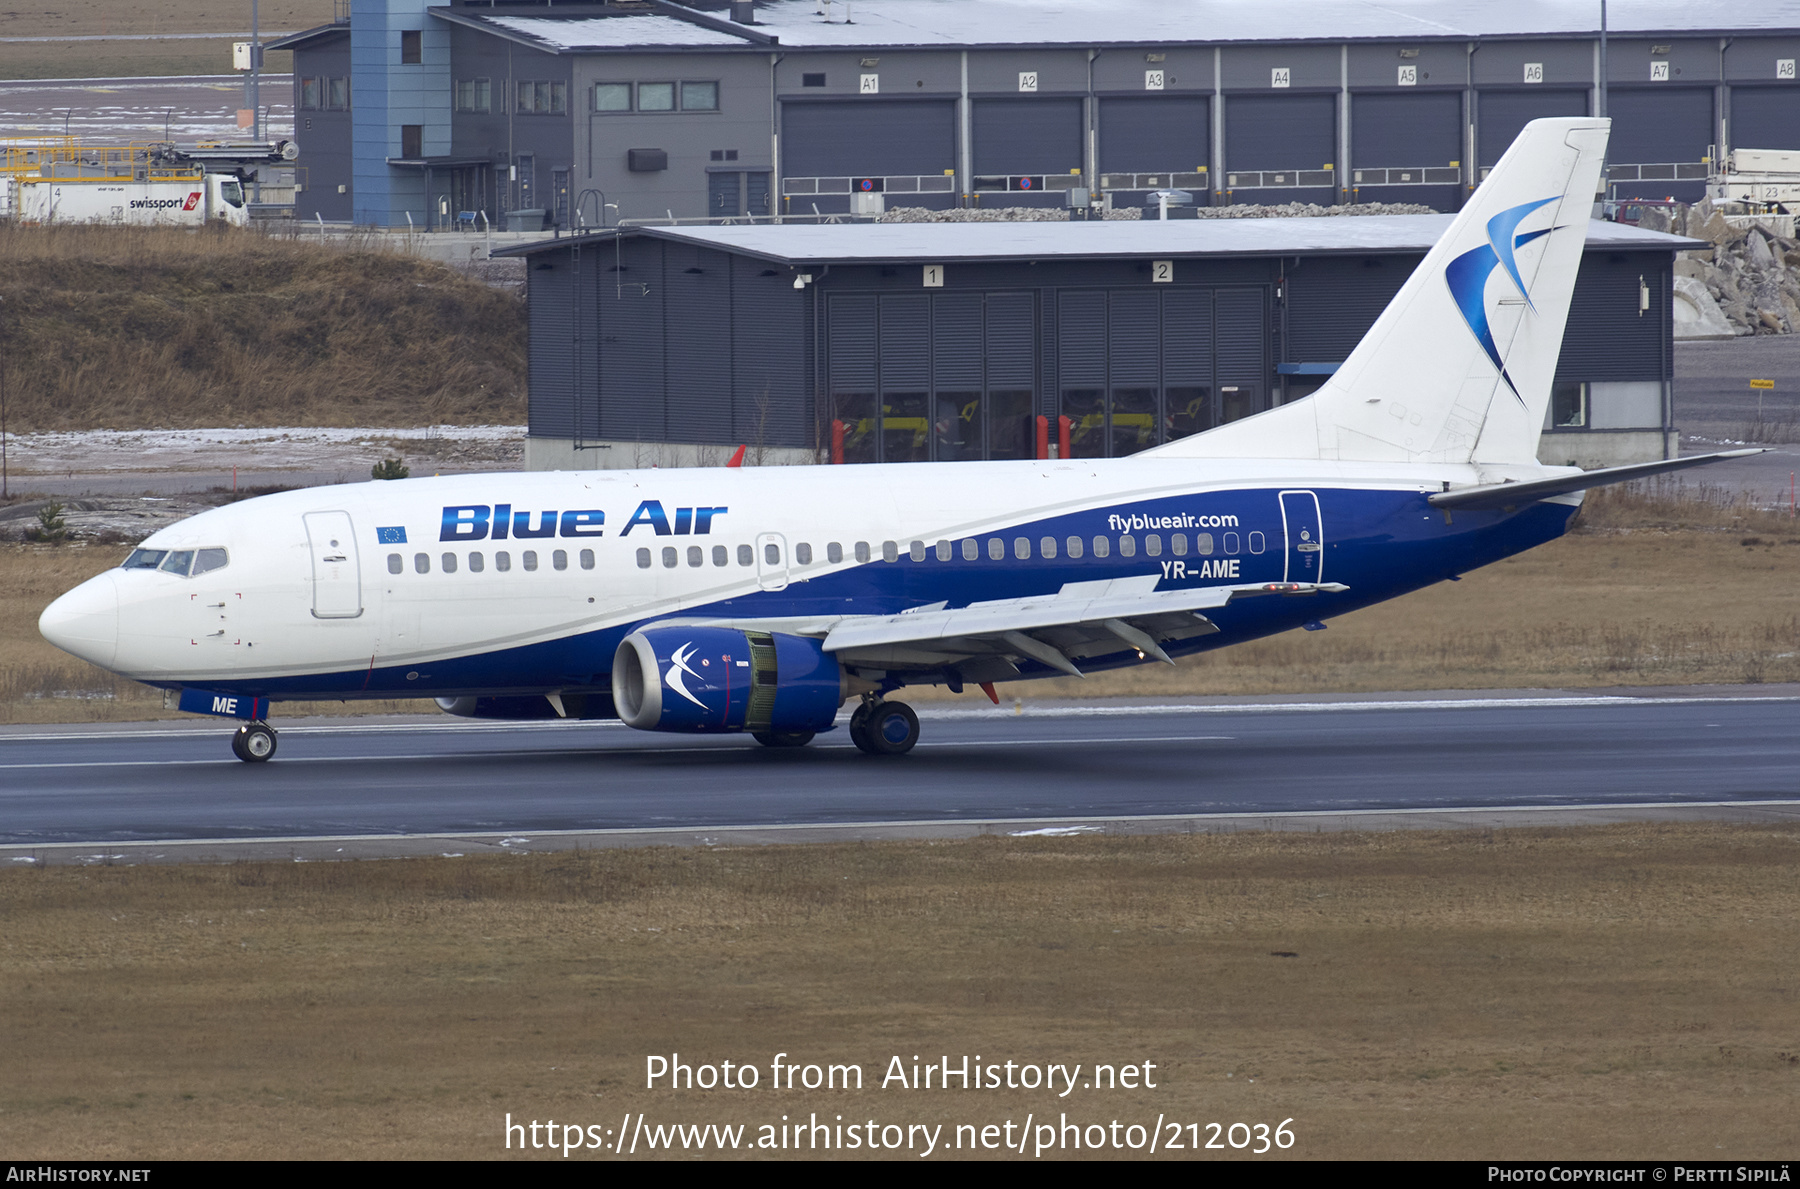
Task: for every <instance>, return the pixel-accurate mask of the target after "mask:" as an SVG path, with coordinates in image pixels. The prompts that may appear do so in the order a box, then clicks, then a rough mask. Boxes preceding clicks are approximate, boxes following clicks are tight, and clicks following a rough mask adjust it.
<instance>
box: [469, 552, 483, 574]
mask: <svg viewBox="0 0 1800 1189" xmlns="http://www.w3.org/2000/svg"><path fill="white" fill-rule="evenodd" d="M485 568H486V563H484V562H483V561H482V560H481V554H479V553H471V554H469V573H471V574H479V573H481V571H482V570H483V569H485Z"/></svg>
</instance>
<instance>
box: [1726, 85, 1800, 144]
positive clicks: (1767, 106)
mask: <svg viewBox="0 0 1800 1189" xmlns="http://www.w3.org/2000/svg"><path fill="white" fill-rule="evenodd" d="M1730 132H1731V139H1730V141H1729V142H1728V143H1729V144H1730V145H1731V147H1733V148H1745V149H1800V87H1796V86H1794V85H1793V84H1789V85H1787V86H1761V87H1748V86H1737V87H1733V88H1731V123H1730Z"/></svg>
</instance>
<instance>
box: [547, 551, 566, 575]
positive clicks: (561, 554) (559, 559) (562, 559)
mask: <svg viewBox="0 0 1800 1189" xmlns="http://www.w3.org/2000/svg"><path fill="white" fill-rule="evenodd" d="M550 564H551V565H552V566H554V567H555V568H556V569H559V570H566V569H568V568H569V551H568V550H567V549H554V550H551V552H550Z"/></svg>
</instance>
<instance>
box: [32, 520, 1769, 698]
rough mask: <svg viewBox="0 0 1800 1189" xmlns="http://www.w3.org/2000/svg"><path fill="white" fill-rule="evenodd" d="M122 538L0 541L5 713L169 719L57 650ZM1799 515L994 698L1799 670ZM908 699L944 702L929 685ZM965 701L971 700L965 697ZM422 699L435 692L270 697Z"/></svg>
mask: <svg viewBox="0 0 1800 1189" xmlns="http://www.w3.org/2000/svg"><path fill="white" fill-rule="evenodd" d="M124 553H125V549H124V547H120V546H99V545H87V546H75V547H70V546H60V547H51V546H39V545H19V544H6V545H0V722H66V721H104V720H118V719H134V718H154V717H176V716H175V715H173V714H172V713H168V712H164V711H163V710H162V709H161V694H160V693H158V692H156V691H152V690H150V689H148V688H147V687H144V686H140V685H138V684H136V683H135V682H130V681H125V680H122V679H119V678H116V677H112V676H110V675H108V674H105V673H102V672H100V671H99V670H97V669H95V668H94V667H93V666H91V665H88V664H86V663H84V662H81V661H77V660H75V659H74V658H72V657H69V656H67V655H66V654H64V653H61V652H59V651H57V650H56V649H54V648H52V647H51V646H50V645H49V644H48V643H46V642H45V641H44V640H43V639H42V638H41V637H40V636H39V635H38V632H37V617H38V615H39V614H40V613H41V612H42V610H43V608H44V607H45V606H46V605H48V603H49V602H50V600H51V599H53V598H55V597H56V596H57V595H58V594H60V593H62V592H63V591H65V590H67V589H69V588H70V587H72V586H75V585H76V584H77V583H79V582H80V581H81V580H83V579H84V578H86V577H88V576H89V575H91V574H95V573H98V572H99V571H101V570H103V569H106V568H107V567H109V566H113V565H117V564H118V562H119V561H120V560H121V559H122V558H123V556H124ZM1797 579H1800V525H1796V524H1795V523H1794V522H1793V521H1790V520H1788V519H1786V518H1785V517H1781V516H1778V515H1774V514H1770V513H1762V512H1755V511H1750V510H1747V509H1745V508H1744V507H1742V506H1741V505H1734V504H1731V503H1729V502H1726V501H1721V500H1716V499H1715V500H1710V501H1709V500H1702V499H1691V498H1671V497H1669V496H1666V495H1665V496H1661V497H1659V496H1656V495H1655V494H1649V495H1646V494H1643V493H1621V492H1606V493H1601V494H1598V495H1596V496H1594V497H1592V498H1591V499H1590V506H1589V507H1588V508H1587V509H1585V510H1584V511H1583V513H1582V524H1581V527H1579V528H1578V529H1577V531H1575V532H1574V533H1573V534H1571V535H1570V536H1567V537H1564V538H1562V539H1561V540H1558V541H1553V542H1551V543H1550V544H1548V545H1545V546H1543V547H1541V548H1538V549H1535V550H1532V551H1531V552H1529V553H1525V554H1522V555H1520V556H1518V557H1515V558H1512V559H1510V560H1508V561H1504V562H1500V563H1498V564H1496V565H1492V566H1489V567H1487V568H1485V569H1482V570H1477V571H1475V572H1473V573H1471V574H1468V575H1467V576H1465V577H1464V579H1463V580H1462V581H1461V582H1454V583H1450V582H1446V583H1440V584H1439V585H1438V586H1435V587H1432V588H1430V589H1427V590H1423V591H1419V592H1418V593H1416V594H1412V595H1408V596H1406V597H1404V598H1401V599H1397V600H1394V601H1392V602H1389V603H1384V604H1381V605H1379V606H1375V607H1370V608H1368V609H1366V610H1363V611H1358V612H1356V613H1354V614H1351V615H1347V616H1345V617H1343V618H1342V619H1336V620H1333V621H1331V624H1330V627H1329V630H1327V631H1324V632H1299V631H1296V632H1289V633H1287V634H1285V635H1282V636H1277V637H1273V638H1271V639H1268V640H1263V641H1256V642H1252V643H1249V644H1244V645H1239V646H1237V647H1234V648H1227V649H1223V650H1221V651H1219V652H1216V653H1210V654H1207V655H1203V656H1200V657H1195V658H1191V659H1188V660H1184V661H1182V662H1180V664H1179V665H1178V666H1177V667H1175V668H1173V669H1171V668H1168V667H1166V666H1161V665H1143V666H1139V667H1137V668H1134V669H1130V670H1127V671H1124V672H1120V673H1112V674H1103V675H1099V676H1096V677H1093V678H1089V679H1086V680H1080V681H1077V680H1076V679H1073V678H1059V679H1057V680H1054V681H1034V682H1019V683H1016V684H1014V685H1011V686H1005V687H1002V690H1003V694H1004V696H1018V697H1025V698H1032V697H1039V698H1042V697H1107V696H1175V695H1193V694H1262V693H1329V692H1359V691H1368V690H1396V689H1488V688H1495V689H1522V688H1556V687H1586V688H1591V687H1595V686H1609V685H1679V684H1691V683H1700V682H1724V683H1736V682H1777V681H1783V682H1785V681H1800V598H1797V597H1796V582H1797ZM907 696H908V697H923V698H929V697H934V696H943V697H948V696H949V695H948V694H933V693H932V692H931V691H930V690H929V689H925V690H920V691H916V692H915V691H909V692H908V695H907ZM964 696H965V697H970V696H973V697H979V696H980V695H979V694H974V693H971V694H966V695H964ZM396 708H404V709H409V710H429V709H431V705H430V703H428V702H407V703H350V704H349V705H348V706H347V707H345V706H340V704H338V703H324V704H317V703H315V704H295V705H278V706H277V707H276V716H277V717H288V716H292V715H295V714H305V713H308V712H309V711H312V710H314V709H325V710H328V711H329V712H332V713H336V712H338V711H339V710H341V709H350V710H361V711H364V712H374V713H379V712H383V711H387V710H392V709H396Z"/></svg>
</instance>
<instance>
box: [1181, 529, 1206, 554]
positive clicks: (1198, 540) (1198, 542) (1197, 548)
mask: <svg viewBox="0 0 1800 1189" xmlns="http://www.w3.org/2000/svg"><path fill="white" fill-rule="evenodd" d="M1212 546H1213V540H1212V534H1211V533H1195V534H1194V552H1195V553H1198V554H1199V555H1200V556H1201V557H1211V556H1212ZM1177 552H1179V550H1177Z"/></svg>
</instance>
